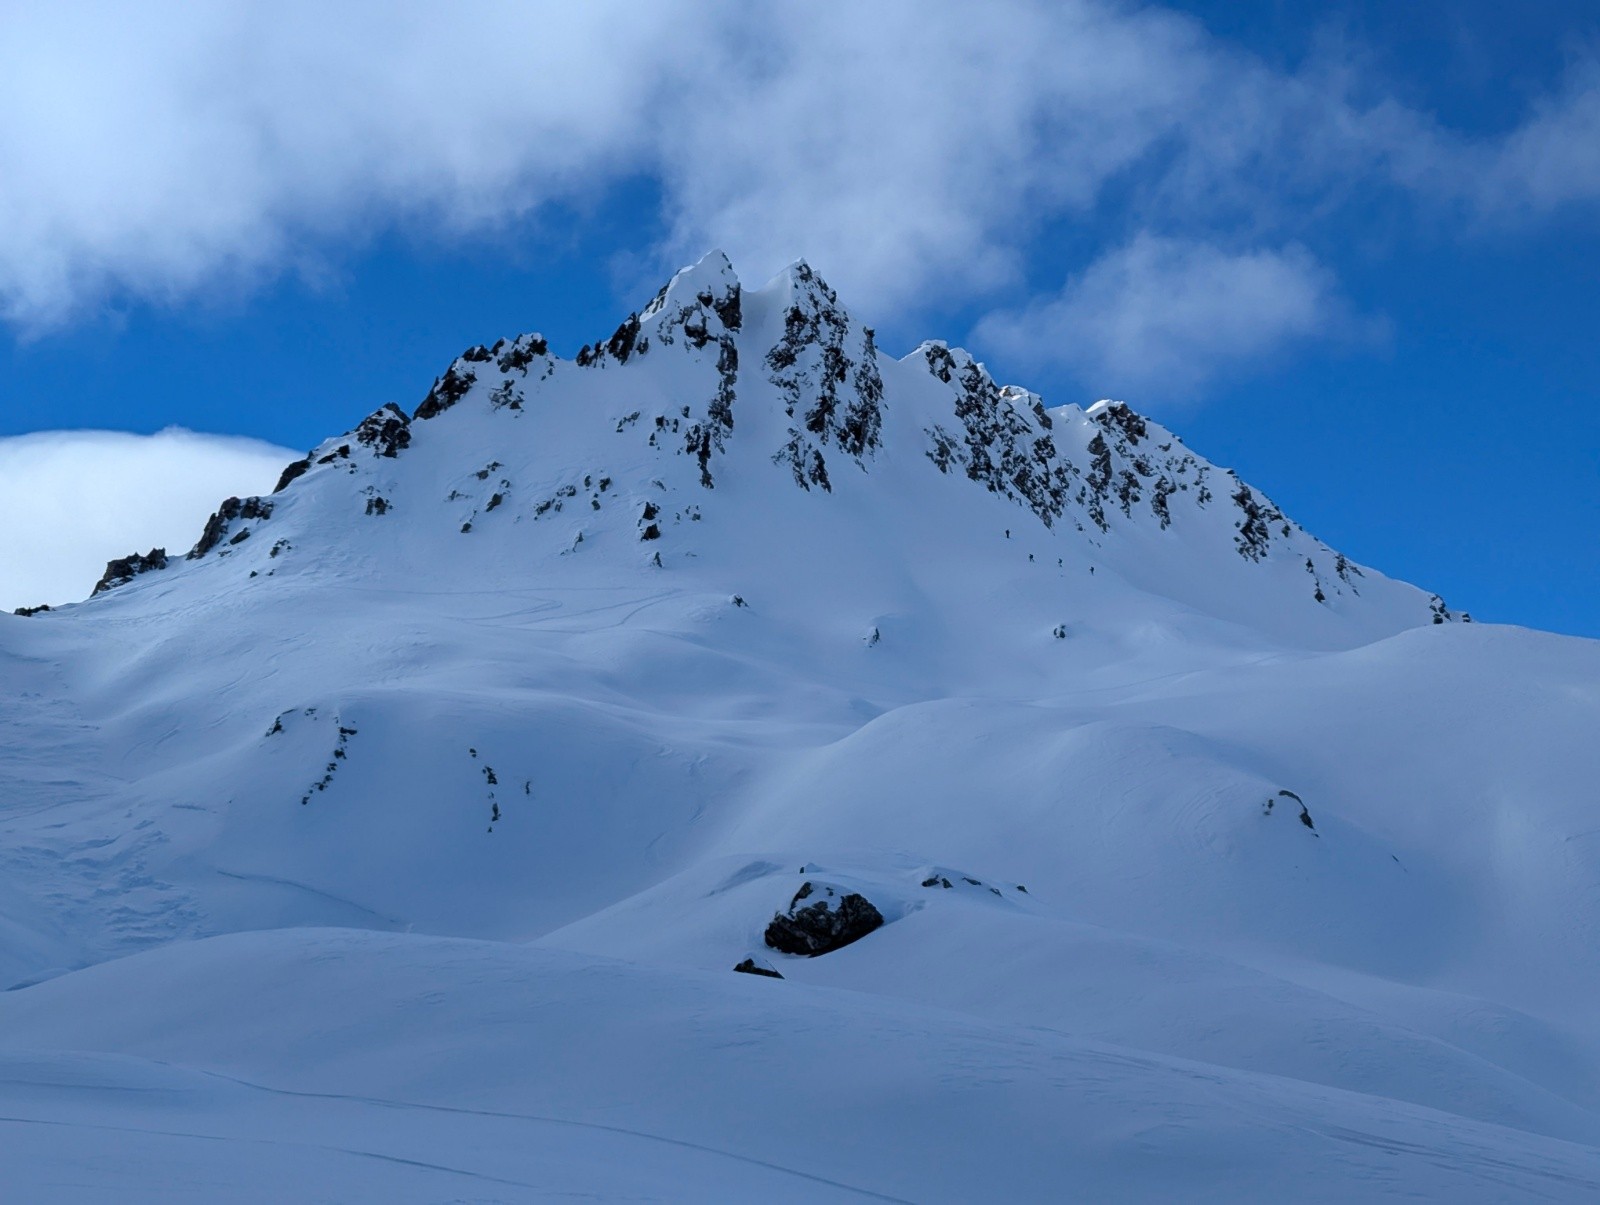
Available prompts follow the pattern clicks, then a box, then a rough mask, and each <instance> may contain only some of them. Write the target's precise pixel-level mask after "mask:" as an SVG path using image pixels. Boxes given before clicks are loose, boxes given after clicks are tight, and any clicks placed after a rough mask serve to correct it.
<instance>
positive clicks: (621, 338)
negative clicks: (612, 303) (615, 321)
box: [606, 314, 639, 364]
mask: <svg viewBox="0 0 1600 1205" xmlns="http://www.w3.org/2000/svg"><path fill="white" fill-rule="evenodd" d="M638 339H639V315H638V314H629V315H628V317H627V320H626V321H625V322H623V324H622V325H621V326H619V327H617V331H616V334H614V335H612V336H611V338H610V339H609V340H607V342H606V355H608V356H610V357H611V358H612V359H613V360H615V361H616V362H617V363H618V364H626V363H627V362H628V357H629V356H631V355H632V354H633V348H634V344H635V343H636V342H638Z"/></svg>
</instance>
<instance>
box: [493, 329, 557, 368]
mask: <svg viewBox="0 0 1600 1205" xmlns="http://www.w3.org/2000/svg"><path fill="white" fill-rule="evenodd" d="M549 354H550V345H549V344H548V343H546V342H545V341H544V339H543V338H542V337H541V336H539V335H518V336H517V337H516V338H515V339H514V340H512V342H511V344H510V345H509V346H508V347H507V348H506V350H505V351H503V352H501V353H500V358H499V359H498V360H497V361H496V364H497V365H498V366H499V368H500V371H501V372H521V373H522V374H523V375H524V376H526V375H527V374H528V365H529V364H532V363H533V362H534V360H536V359H539V358H540V357H542V356H546V355H549Z"/></svg>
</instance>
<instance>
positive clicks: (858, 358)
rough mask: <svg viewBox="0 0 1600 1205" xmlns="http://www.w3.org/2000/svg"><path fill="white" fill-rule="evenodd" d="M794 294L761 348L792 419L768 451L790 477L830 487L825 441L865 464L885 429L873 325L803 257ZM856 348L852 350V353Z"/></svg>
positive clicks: (809, 484)
mask: <svg viewBox="0 0 1600 1205" xmlns="http://www.w3.org/2000/svg"><path fill="white" fill-rule="evenodd" d="M792 272H793V277H794V283H795V300H794V302H793V304H791V305H790V307H789V311H788V313H787V314H785V315H784V332H783V336H782V338H780V339H779V340H778V342H777V343H776V344H775V345H774V346H773V347H772V348H771V349H770V350H769V351H768V352H767V356H766V361H767V368H768V369H769V370H770V372H769V379H770V380H771V381H772V383H773V384H774V385H776V386H777V387H778V390H779V392H780V393H781V394H782V396H783V400H784V413H785V414H787V415H788V416H789V418H790V419H791V420H793V423H794V425H793V426H791V427H790V428H789V439H788V441H787V442H786V443H785V444H784V446H783V447H782V448H781V449H780V450H779V451H778V452H777V454H776V455H775V456H774V457H773V459H774V460H775V461H776V462H777V463H779V464H786V465H788V466H789V469H790V471H791V472H792V473H793V474H794V479H795V484H796V485H798V486H800V487H801V488H802V489H807V490H809V489H810V488H811V487H812V486H813V485H817V486H820V487H821V488H822V489H823V490H826V491H831V490H832V488H833V486H832V483H831V482H830V480H829V478H828V470H827V463H826V460H825V458H824V456H823V452H822V450H823V449H824V448H826V447H828V446H829V445H830V444H831V445H833V446H835V447H837V448H838V449H839V450H840V451H842V452H844V453H845V454H846V455H848V456H850V457H852V458H853V459H854V460H855V461H856V462H857V463H858V464H861V465H862V467H863V468H865V467H866V466H865V463H864V458H865V457H867V456H870V455H871V454H872V453H874V452H876V451H877V449H878V447H879V443H880V437H881V433H882V429H883V380H882V378H881V376H880V375H879V372H878V349H877V346H876V344H875V343H874V342H873V334H872V331H871V330H868V329H866V328H860V331H859V336H857V337H859V340H860V343H859V349H857V348H855V347H853V346H851V344H852V342H853V339H852V336H853V335H855V332H856V330H857V328H855V327H854V324H853V323H852V322H851V321H850V316H849V315H848V314H847V313H845V311H844V310H843V309H842V308H841V307H840V306H839V297H838V294H836V293H835V292H834V291H833V290H832V289H831V288H829V287H828V285H827V283H826V282H825V281H824V280H823V279H822V278H821V277H819V276H818V275H817V274H816V273H815V272H813V271H812V270H811V268H810V267H809V266H808V265H807V264H805V263H799V264H796V265H795V266H794V268H793V269H792ZM852 352H854V358H852V355H851V353H852Z"/></svg>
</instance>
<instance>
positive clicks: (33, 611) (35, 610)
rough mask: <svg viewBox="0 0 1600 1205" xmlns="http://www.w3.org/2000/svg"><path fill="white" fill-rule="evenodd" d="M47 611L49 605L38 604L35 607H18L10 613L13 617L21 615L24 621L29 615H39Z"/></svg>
mask: <svg viewBox="0 0 1600 1205" xmlns="http://www.w3.org/2000/svg"><path fill="white" fill-rule="evenodd" d="M48 610H50V604H49V603H40V604H39V605H38V606H37V607H18V608H17V609H16V610H15V611H13V612H11V613H12V614H13V615H21V616H22V617H23V618H24V619H26V618H27V617H28V616H29V615H39V614H42V613H43V612H45V611H48Z"/></svg>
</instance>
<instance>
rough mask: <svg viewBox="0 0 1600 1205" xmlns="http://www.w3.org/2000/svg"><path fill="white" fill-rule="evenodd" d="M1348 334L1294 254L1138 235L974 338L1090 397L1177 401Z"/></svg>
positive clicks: (1326, 292)
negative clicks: (1069, 381)
mask: <svg viewBox="0 0 1600 1205" xmlns="http://www.w3.org/2000/svg"><path fill="white" fill-rule="evenodd" d="M1357 328H1358V324H1356V323H1354V322H1353V320H1352V319H1351V318H1350V317H1349V316H1348V313H1347V310H1346V307H1345V306H1344V305H1343V304H1342V303H1341V302H1340V300H1339V298H1338V295H1337V292H1336V288H1335V284H1334V281H1333V277H1332V274H1331V273H1329V272H1328V271H1327V270H1326V269H1325V268H1323V267H1321V266H1320V265H1319V264H1317V262H1316V261H1315V260H1314V259H1312V257H1311V256H1310V255H1309V254H1307V253H1306V251H1305V250H1304V249H1303V248H1300V247H1295V246H1288V247H1284V248H1282V249H1277V250H1273V249H1256V250H1250V251H1242V252H1228V251H1224V250H1222V249H1220V248H1217V247H1214V246H1211V245H1208V244H1205V243H1195V242H1187V241H1183V240H1178V239H1171V238H1157V237H1154V236H1152V235H1149V234H1141V235H1139V236H1138V237H1137V238H1135V239H1134V240H1133V241H1132V242H1131V243H1129V244H1128V245H1126V246H1124V247H1121V248H1118V249H1117V250H1115V251H1112V252H1110V253H1109V254H1107V255H1105V256H1103V257H1102V258H1100V259H1099V260H1097V261H1095V263H1093V264H1092V265H1091V266H1090V267H1089V268H1088V270H1086V271H1085V272H1084V273H1083V274H1082V275H1081V276H1078V277H1076V278H1074V279H1073V280H1071V281H1069V282H1068V283H1067V285H1066V287H1065V288H1064V289H1063V290H1062V291H1061V293H1060V294H1059V295H1057V296H1056V297H1053V298H1050V299H1048V300H1044V301H1038V302H1034V303H1033V304H1031V305H1029V306H1027V307H1025V308H1023V309H1021V310H1016V311H1011V312H1005V313H997V314H992V315H990V316H989V317H988V318H986V319H984V320H983V321H982V322H981V323H980V324H979V326H978V328H977V330H976V331H975V332H974V336H973V338H974V342H975V343H976V344H977V346H978V347H979V349H981V350H985V351H992V352H993V353H995V354H997V355H998V356H1000V357H1002V358H1003V359H1004V360H1005V361H1006V363H1007V364H1008V365H1015V366H1017V367H1023V368H1039V367H1055V368H1065V369H1067V370H1068V371H1070V372H1072V373H1073V374H1074V375H1075V376H1076V377H1077V378H1078V379H1080V380H1082V381H1083V382H1084V383H1085V384H1087V385H1088V386H1089V388H1090V389H1091V390H1092V391H1093V393H1094V395H1095V396H1096V397H1124V396H1138V395H1141V394H1157V393H1159V394H1160V395H1162V396H1166V397H1180V398H1181V397H1185V396H1193V395H1194V394H1195V393H1197V392H1198V391H1199V390H1200V389H1201V388H1203V387H1204V386H1205V385H1206V384H1207V383H1208V382H1209V381H1210V379H1211V378H1212V377H1213V376H1214V375H1216V374H1217V373H1218V372H1221V371H1223V370H1227V369H1234V370H1237V369H1241V368H1247V367H1250V366H1253V365H1256V364H1258V363H1260V362H1261V361H1263V360H1266V359H1269V358H1270V357H1272V356H1274V355H1277V354H1279V353H1281V352H1282V351H1283V350H1284V349H1285V348H1286V347H1289V346H1291V345H1292V344H1294V343H1295V342H1297V341H1301V340H1306V339H1311V338H1326V337H1329V336H1340V335H1348V334H1350V333H1352V332H1353V331H1354V330H1356V329H1357Z"/></svg>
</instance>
